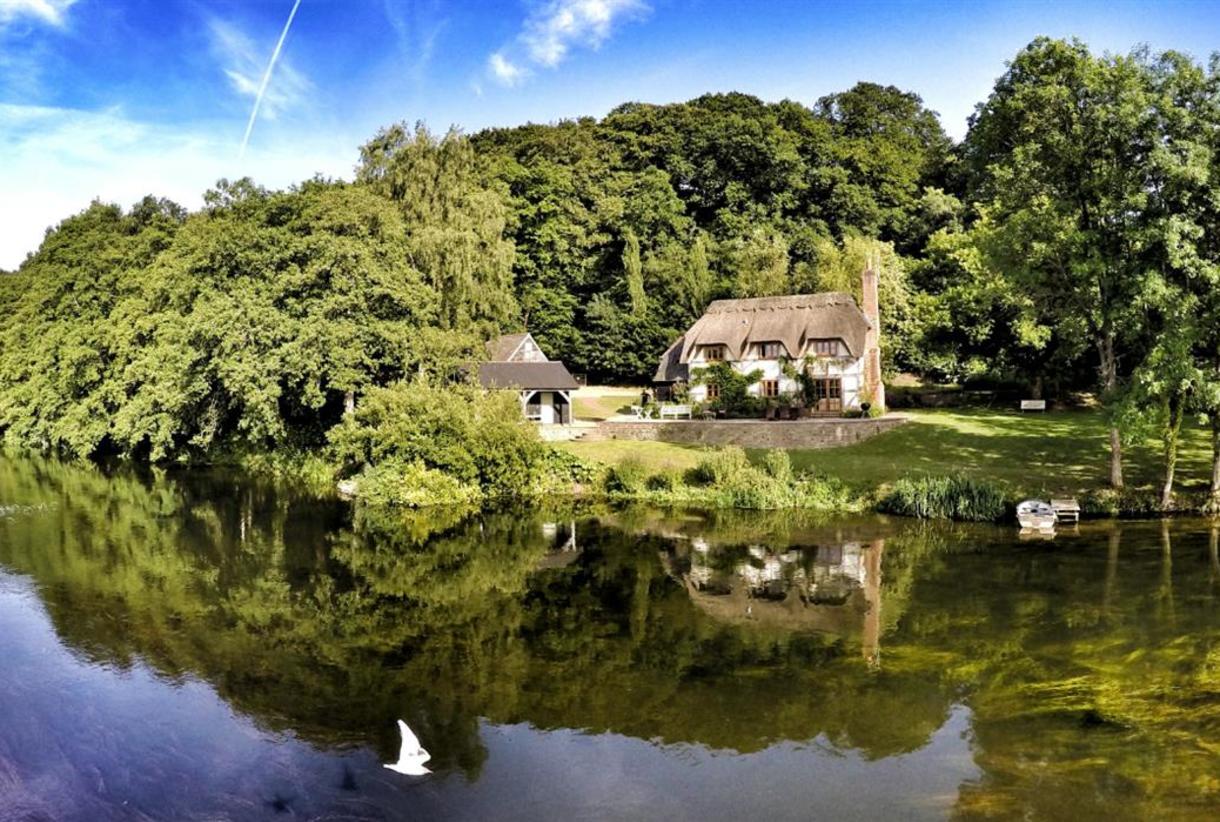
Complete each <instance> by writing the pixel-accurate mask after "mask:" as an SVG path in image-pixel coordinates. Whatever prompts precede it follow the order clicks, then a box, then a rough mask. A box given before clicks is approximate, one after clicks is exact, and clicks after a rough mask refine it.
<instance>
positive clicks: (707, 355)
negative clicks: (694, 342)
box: [703, 345, 724, 362]
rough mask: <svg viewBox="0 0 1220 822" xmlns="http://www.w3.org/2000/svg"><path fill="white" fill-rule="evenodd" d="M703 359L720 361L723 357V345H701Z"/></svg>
mask: <svg viewBox="0 0 1220 822" xmlns="http://www.w3.org/2000/svg"><path fill="white" fill-rule="evenodd" d="M703 359H705V360H707V361H708V362H720V361H721V360H723V359H724V346H723V345H705V346H703Z"/></svg>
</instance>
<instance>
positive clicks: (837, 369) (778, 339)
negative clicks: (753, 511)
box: [653, 269, 885, 414]
mask: <svg viewBox="0 0 1220 822" xmlns="http://www.w3.org/2000/svg"><path fill="white" fill-rule="evenodd" d="M862 284H863V294H864V300H863V302H864V308H863V310H861V308H860V306H858V305H857V304H856V301H855V298H853V297H852V296H851V295H850V294H846V293H842V292H828V293H823V294H796V295H792V296H786V297H757V298H752V299H740V300H716V301H714V302H713V303H712V304H711V305H709V306H708V307H707V311H706V312H705V313H704V315H703V316H702V317H700V318H699V319H698V320H697V321H696V322H695V324H694V325H692V326H691V327H690V330H688V331H687V332H686V333H685V334H683V335H682V336H681V337H679V338H678V339H677V340H675V341H674V343H673V345H671V346H670V347H669V348H668V349H666V351H665V353H664V354H663V355H662V356H661V362H660V364H659V366H658V367H657V373H656V376H655V377H654V378H653V381H654V382H655V383H656V384H657V387H658V390H659V393H661V394H663V395H664V394H669V393H672V390H673V388H674V387H675V386H676V385H678V384H687V385H689V397H690V399H691V401H693V402H706V401H708V400H711V399H714V398H715V397H716V396H717V395H718V387H717V386H716V385H715V384H714V383H707V382H703V381H700V380H698V379H693V378H694V377H695V376H696V375H697V373H698V371H699V369H701V368H706V367H707V366H708V365H709V364H710V363H713V362H727V363H730V364H731V365H732V367H733V368H734V369H735V370H737V371H739V372H741V373H743V374H746V373H749V372H751V371H754V370H760V371H762V379H761V380H759V381H758V382H757V383H755V384H754V385H753V386H751V388H750V391H751V392H752V393H754V394H756V395H757V396H759V397H764V398H768V397H775V398H780V397H783V396H787V395H795V394H798V393H799V392H800V384H799V383H798V382H797V380H796V379H795V377H794V376H792V374H793V373H794V372H795V370H797V369H799V370H803V371H804V372H805V373H806V374H808V375H809V376H810V377H811V378H812V385H813V394H814V397H813V402H812V411H813V412H814V413H821V414H840V413H842V412H844V411H854V410H859V409H860V406H861V403H865V402H868V403H871V404H872V405H873V406H876V407H884V406H885V386H884V385H883V384H882V382H881V353H880V327H881V324H880V316H879V313H878V301H877V300H878V298H877V275H876V273H875V272H874V271H872V270H871V269H869V270H866V271H865V272H864V274H863V283H862ZM785 366H786V367H785ZM786 372H787V373H786Z"/></svg>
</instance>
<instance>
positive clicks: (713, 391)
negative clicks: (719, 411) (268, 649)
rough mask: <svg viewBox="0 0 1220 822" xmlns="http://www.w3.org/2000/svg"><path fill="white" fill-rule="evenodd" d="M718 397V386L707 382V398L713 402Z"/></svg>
mask: <svg viewBox="0 0 1220 822" xmlns="http://www.w3.org/2000/svg"><path fill="white" fill-rule="evenodd" d="M719 396H720V386H719V385H717V384H716V383H714V382H709V383H708V384H707V398H708V399H709V400H714V399H716V398H717V397H719Z"/></svg>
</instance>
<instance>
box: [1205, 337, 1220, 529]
mask: <svg viewBox="0 0 1220 822" xmlns="http://www.w3.org/2000/svg"><path fill="white" fill-rule="evenodd" d="M1213 368H1214V371H1215V379H1220V357H1217V359H1216V361H1215V363H1214V364H1213ZM1208 416H1210V417H1211V419H1212V484H1211V487H1210V488H1209V489H1208V491H1209V492H1210V493H1209V494H1208V500H1207V506H1206V509H1207V513H1209V514H1212V515H1213V516H1215V515H1218V514H1220V408H1212V409H1210V410H1209V411H1208Z"/></svg>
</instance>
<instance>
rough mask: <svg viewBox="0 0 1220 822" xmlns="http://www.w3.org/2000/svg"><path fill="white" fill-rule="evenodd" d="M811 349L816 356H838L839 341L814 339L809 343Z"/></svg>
mask: <svg viewBox="0 0 1220 822" xmlns="http://www.w3.org/2000/svg"><path fill="white" fill-rule="evenodd" d="M809 350H810V352H811V353H812V354H813V355H814V356H815V357H837V356H839V341H838V340H812V341H810V343H809Z"/></svg>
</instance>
